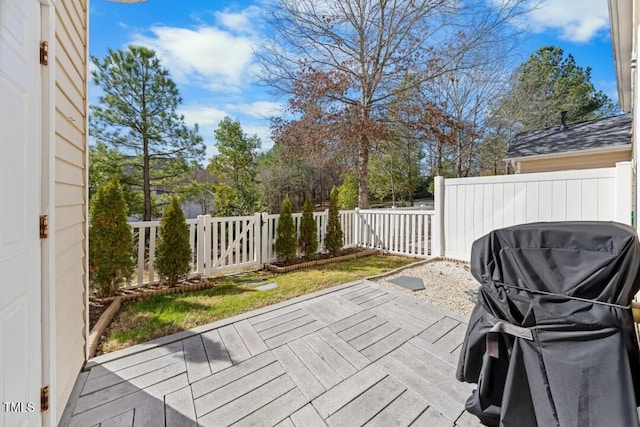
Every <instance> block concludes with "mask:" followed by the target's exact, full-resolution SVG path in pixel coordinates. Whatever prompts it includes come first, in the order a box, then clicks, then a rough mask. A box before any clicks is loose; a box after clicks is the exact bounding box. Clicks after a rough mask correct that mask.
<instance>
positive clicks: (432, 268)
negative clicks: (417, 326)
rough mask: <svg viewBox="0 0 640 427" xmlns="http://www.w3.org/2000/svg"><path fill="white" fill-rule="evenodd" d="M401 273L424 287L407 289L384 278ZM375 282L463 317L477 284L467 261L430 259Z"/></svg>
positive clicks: (471, 300) (471, 307) (473, 304)
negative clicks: (418, 281) (412, 289)
mask: <svg viewBox="0 0 640 427" xmlns="http://www.w3.org/2000/svg"><path fill="white" fill-rule="evenodd" d="M400 276H409V277H419V278H421V279H422V280H423V282H424V287H425V289H424V290H421V291H410V290H408V289H405V288H403V287H401V286H398V285H396V284H393V283H389V282H388V281H387V280H389V279H393V278H396V277H400ZM377 282H378V283H380V284H381V285H382V286H386V287H388V288H390V289H393V290H394V291H396V292H401V293H404V294H407V295H411V296H413V297H414V298H418V299H422V300H425V301H428V302H430V303H432V304H435V305H437V306H439V307H442V308H444V309H447V310H450V311H453V312H454V313H458V314H460V315H462V316H465V317H468V316H469V315H470V314H471V311H472V310H473V307H474V306H475V294H476V292H477V290H478V287H479V286H480V285H479V283H478V282H477V281H476V279H475V278H474V277H473V276H472V275H471V273H470V272H469V265H468V264H465V263H461V262H453V261H431V262H428V263H425V264H422V265H418V266H416V267H410V268H407V269H405V270H402V271H400V272H398V273H395V274H392V275H389V276H386V277H383V278H380V279H377Z"/></svg>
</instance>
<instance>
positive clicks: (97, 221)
mask: <svg viewBox="0 0 640 427" xmlns="http://www.w3.org/2000/svg"><path fill="white" fill-rule="evenodd" d="M132 241H133V235H132V232H131V227H130V226H129V224H128V223H127V204H126V203H125V201H124V194H123V192H122V187H121V186H120V182H119V181H118V179H117V178H116V177H113V178H112V179H111V181H110V182H109V183H108V184H106V185H104V186H101V187H100V188H98V191H97V193H96V194H95V195H94V196H93V198H92V199H91V216H90V220H89V279H90V281H91V283H92V284H93V286H94V288H95V292H96V294H97V295H98V296H99V297H110V296H114V295H115V294H116V292H117V291H118V289H119V288H120V285H121V284H122V283H123V282H126V281H127V280H128V279H130V278H131V275H132V274H133V259H132V258H131V252H132V249H133V243H132Z"/></svg>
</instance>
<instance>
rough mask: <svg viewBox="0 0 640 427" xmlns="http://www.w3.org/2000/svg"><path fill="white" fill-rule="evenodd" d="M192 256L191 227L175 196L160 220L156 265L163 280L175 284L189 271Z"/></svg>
mask: <svg viewBox="0 0 640 427" xmlns="http://www.w3.org/2000/svg"><path fill="white" fill-rule="evenodd" d="M191 257H192V254H191V246H190V245H189V227H188V226H187V222H186V220H185V219H184V214H183V213H182V209H181V208H180V203H178V198H177V197H176V196H173V197H172V198H171V202H170V203H169V206H168V207H167V209H166V210H165V211H164V215H162V220H161V221H160V236H159V241H158V246H157V249H156V260H155V262H154V266H155V268H156V270H157V271H158V274H159V275H160V277H161V278H162V279H163V280H165V281H166V282H167V283H168V284H169V285H171V286H175V285H176V284H177V283H178V281H179V280H180V279H181V278H183V277H184V276H186V274H187V273H189V270H190V269H191V266H190V264H191Z"/></svg>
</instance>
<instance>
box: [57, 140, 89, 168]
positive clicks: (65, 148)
mask: <svg viewBox="0 0 640 427" xmlns="http://www.w3.org/2000/svg"><path fill="white" fill-rule="evenodd" d="M84 155H85V152H84V150H81V149H79V148H78V147H76V146H75V145H73V144H71V143H70V142H69V141H67V140H66V139H64V138H63V137H62V136H60V137H59V138H57V141H56V157H58V158H59V159H60V160H64V161H65V162H67V163H71V164H72V165H74V166H75V167H78V168H82V167H84V162H85V158H84Z"/></svg>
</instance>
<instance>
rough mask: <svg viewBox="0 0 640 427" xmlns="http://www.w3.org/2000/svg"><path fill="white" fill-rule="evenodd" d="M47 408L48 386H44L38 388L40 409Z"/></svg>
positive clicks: (46, 409)
mask: <svg viewBox="0 0 640 427" xmlns="http://www.w3.org/2000/svg"><path fill="white" fill-rule="evenodd" d="M48 410H49V386H48V385H47V386H44V387H42V388H41V389H40V411H41V412H44V411H48Z"/></svg>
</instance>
